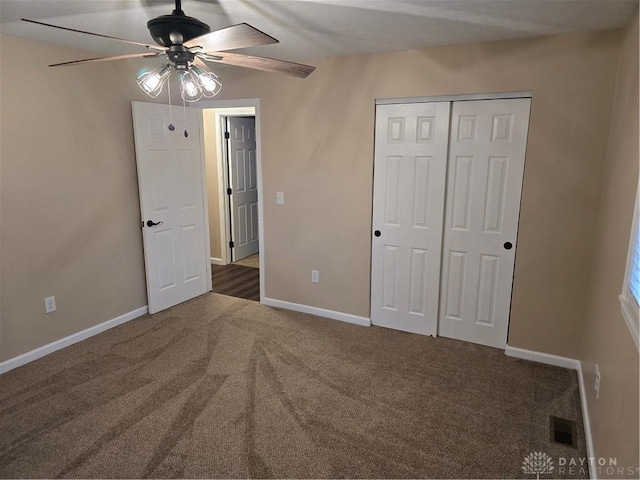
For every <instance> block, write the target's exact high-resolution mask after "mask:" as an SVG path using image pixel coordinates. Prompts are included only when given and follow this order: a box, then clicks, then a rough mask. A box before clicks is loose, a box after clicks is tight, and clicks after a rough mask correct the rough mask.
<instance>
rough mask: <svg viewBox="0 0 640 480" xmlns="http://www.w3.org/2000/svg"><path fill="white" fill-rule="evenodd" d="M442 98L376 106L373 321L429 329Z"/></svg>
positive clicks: (444, 134) (435, 285)
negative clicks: (435, 100) (432, 100)
mask: <svg viewBox="0 0 640 480" xmlns="http://www.w3.org/2000/svg"><path fill="white" fill-rule="evenodd" d="M450 109H451V104H450V102H434V103H413V104H395V105H378V106H377V107H376V130H375V155H374V198H373V228H372V230H373V231H372V232H371V234H372V237H371V238H372V261H371V269H372V271H371V320H372V323H373V324H374V325H380V326H384V327H389V328H395V329H399V330H404V331H408V332H414V333H420V334H424V335H435V334H436V332H437V322H438V298H439V288H440V270H441V269H440V261H441V251H442V228H443V215H444V201H445V183H446V172H447V148H448V138H449V113H450Z"/></svg>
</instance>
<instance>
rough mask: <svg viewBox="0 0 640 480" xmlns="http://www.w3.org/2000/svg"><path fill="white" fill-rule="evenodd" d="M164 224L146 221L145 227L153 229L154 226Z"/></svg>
mask: <svg viewBox="0 0 640 480" xmlns="http://www.w3.org/2000/svg"><path fill="white" fill-rule="evenodd" d="M163 223H164V222H154V221H153V220H147V227H155V226H156V225H161V224H163Z"/></svg>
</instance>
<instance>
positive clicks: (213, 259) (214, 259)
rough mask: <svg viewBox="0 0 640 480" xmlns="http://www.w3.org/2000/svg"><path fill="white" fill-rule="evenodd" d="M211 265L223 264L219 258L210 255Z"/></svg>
mask: <svg viewBox="0 0 640 480" xmlns="http://www.w3.org/2000/svg"><path fill="white" fill-rule="evenodd" d="M211 265H224V263H222V259H221V258H216V257H211Z"/></svg>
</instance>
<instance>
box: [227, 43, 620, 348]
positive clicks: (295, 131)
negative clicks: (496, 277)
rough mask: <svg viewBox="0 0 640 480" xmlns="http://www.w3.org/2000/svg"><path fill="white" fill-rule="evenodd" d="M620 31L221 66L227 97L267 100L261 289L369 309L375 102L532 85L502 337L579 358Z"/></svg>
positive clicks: (349, 309)
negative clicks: (316, 279) (282, 71)
mask: <svg viewBox="0 0 640 480" xmlns="http://www.w3.org/2000/svg"><path fill="white" fill-rule="evenodd" d="M619 41H620V33H619V32H601V33H588V34H572V35H563V36H554V37H543V38H537V39H526V40H518V41H508V42H495V43H486V44H477V45H463V46H453V47H439V48H431V49H426V50H419V51H408V52H401V53H392V54H381V55H370V56H356V57H345V58H332V59H327V60H322V61H318V62H313V64H315V65H317V67H318V69H317V71H316V72H314V73H313V74H312V75H311V76H310V77H308V78H307V79H305V80H299V79H290V78H283V77H280V76H275V75H268V74H259V73H256V74H253V73H247V72H242V73H241V74H237V75H236V76H235V78H234V77H232V74H233V73H235V72H233V73H232V72H230V71H229V72H228V73H227V71H224V72H223V73H222V74H223V79H224V81H225V88H224V89H223V96H224V97H226V98H245V97H259V98H260V102H261V103H260V105H261V118H262V125H261V127H262V145H263V148H262V164H263V181H264V196H263V198H265V199H266V202H265V205H264V215H265V218H264V225H265V241H264V245H263V248H262V251H263V252H264V254H265V260H266V295H267V297H271V298H276V299H281V300H286V301H289V302H295V303H301V304H306V305H312V306H316V307H321V308H326V309H329V310H335V311H339V312H346V313H350V314H354V315H360V316H365V317H368V316H369V303H370V270H369V269H370V261H371V258H370V255H371V253H370V252H371V250H370V235H371V209H372V178H373V144H374V113H375V107H374V103H375V99H376V98H390V97H412V96H429V95H450V94H466V93H489V92H505V91H523V90H532V91H533V102H532V112H531V124H530V132H529V141H528V149H527V158H526V167H525V179H524V187H523V197H522V213H521V217H520V218H521V220H520V234H519V240H518V251H517V260H516V270H515V284H514V290H513V308H512V317H511V326H510V334H509V344H510V345H513V346H517V347H522V348H527V349H532V350H538V351H542V352H548V353H553V354H557V355H563V356H568V357H573V358H577V357H578V356H579V354H580V348H581V342H582V334H581V332H582V327H583V320H584V315H585V305H586V302H587V287H588V278H589V271H590V266H591V257H592V254H593V240H594V236H595V228H596V221H597V215H596V214H595V212H597V210H598V205H599V199H600V188H601V182H602V175H601V174H602V169H603V162H604V158H605V156H606V149H607V138H608V131H609V122H610V111H611V102H612V98H613V88H614V82H615V76H616V68H617V56H618V55H617V54H618V48H619ZM279 190H280V191H284V192H285V199H286V204H285V205H275V201H274V199H275V192H276V191H279ZM311 269H318V270H320V278H321V282H320V283H319V284H312V283H311V282H310V270H311Z"/></svg>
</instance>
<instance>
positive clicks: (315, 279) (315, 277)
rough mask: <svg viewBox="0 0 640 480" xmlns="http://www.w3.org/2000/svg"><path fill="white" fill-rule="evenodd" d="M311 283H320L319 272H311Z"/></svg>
mask: <svg viewBox="0 0 640 480" xmlns="http://www.w3.org/2000/svg"><path fill="white" fill-rule="evenodd" d="M311 281H312V282H313V283H320V272H319V271H318V270H311Z"/></svg>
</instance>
